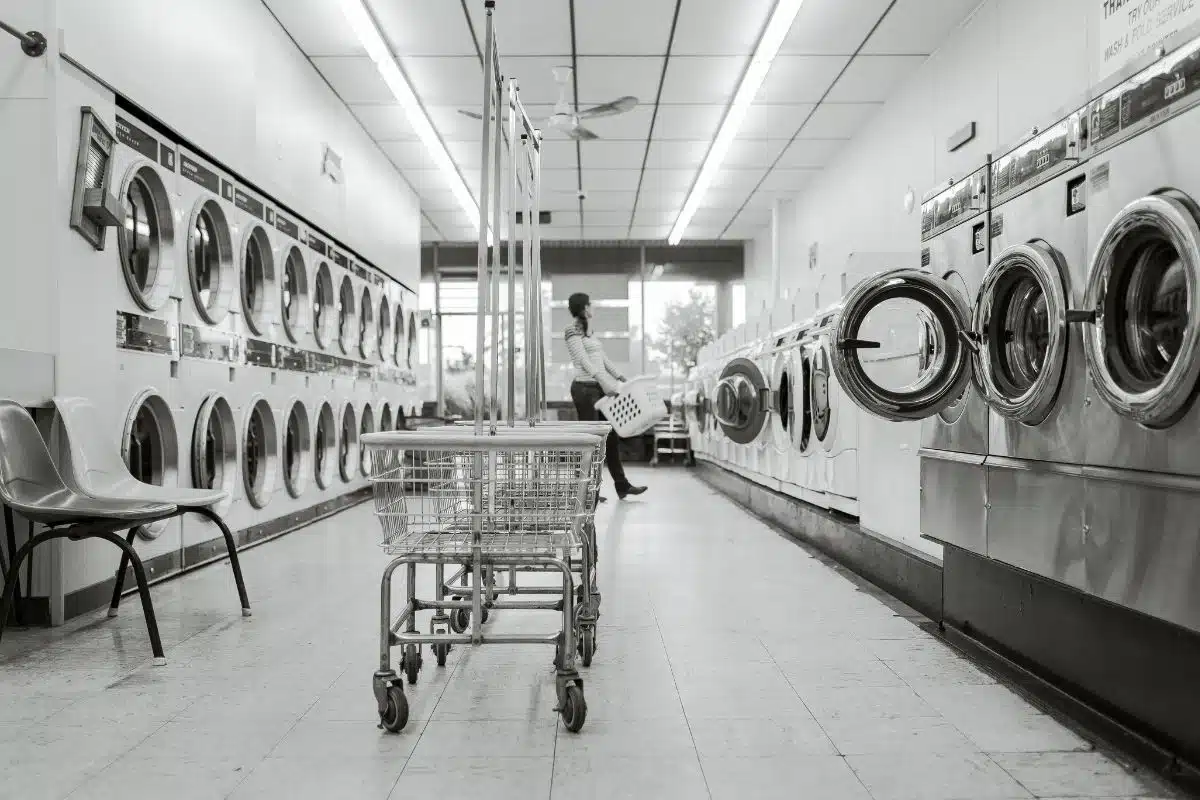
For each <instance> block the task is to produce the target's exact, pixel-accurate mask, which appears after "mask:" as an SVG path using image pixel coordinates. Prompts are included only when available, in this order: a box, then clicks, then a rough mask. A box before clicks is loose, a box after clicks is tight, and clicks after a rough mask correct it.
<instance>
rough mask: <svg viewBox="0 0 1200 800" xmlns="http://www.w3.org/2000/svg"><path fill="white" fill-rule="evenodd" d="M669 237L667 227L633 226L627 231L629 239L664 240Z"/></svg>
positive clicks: (668, 228)
mask: <svg viewBox="0 0 1200 800" xmlns="http://www.w3.org/2000/svg"><path fill="white" fill-rule="evenodd" d="M670 235H671V227H670V226H669V225H634V226H633V228H632V229H631V230H630V231H629V237H630V238H631V239H656V240H657V239H666V238H667V237H668V236H670Z"/></svg>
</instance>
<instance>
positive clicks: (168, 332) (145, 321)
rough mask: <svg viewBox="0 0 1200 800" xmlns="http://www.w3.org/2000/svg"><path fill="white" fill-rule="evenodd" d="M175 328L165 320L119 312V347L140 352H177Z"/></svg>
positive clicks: (159, 353) (161, 353)
mask: <svg viewBox="0 0 1200 800" xmlns="http://www.w3.org/2000/svg"><path fill="white" fill-rule="evenodd" d="M175 344H176V339H175V330H174V327H173V326H172V325H171V324H170V323H168V322H165V321H164V320H161V319H154V318H153V317H143V316H141V315H140V314H130V313H129V312H127V311H118V312H117V347H118V349H121V350H132V351H134V352H138V353H156V354H158V355H163V356H171V355H174V354H175Z"/></svg>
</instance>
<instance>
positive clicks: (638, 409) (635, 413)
mask: <svg viewBox="0 0 1200 800" xmlns="http://www.w3.org/2000/svg"><path fill="white" fill-rule="evenodd" d="M657 384H658V378H656V377H655V376H653V375H640V376H638V377H636V378H634V379H633V380H630V381H626V382H625V383H623V384H621V391H620V393H619V394H617V395H616V396H615V397H603V398H601V399H599V400H597V401H596V410H597V411H599V412H600V413H601V414H603V415H604V416H605V418H606V419H607V420H608V421H609V422H610V423H612V426H613V430H615V431H616V432H617V435H618V436H620V437H622V438H629V437H630V436H639V435H641V434H643V433H645V432H646V431H648V430H650V429H651V428H653V427H654V426H655V424H656V423H659V422H661V421H663V420H664V419H666V418H667V413H668V412H667V404H666V403H665V402H664V401H663V398H662V395H661V394H659V391H658V386H657Z"/></svg>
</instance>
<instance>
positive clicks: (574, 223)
mask: <svg viewBox="0 0 1200 800" xmlns="http://www.w3.org/2000/svg"><path fill="white" fill-rule="evenodd" d="M550 210H551V211H553V212H554V213H553V215H552V216H551V217H550V220H551V222H550V225H549V226H546V225H543V226H541V228H542V230H543V231H545V230H563V229H566V228H574V229H578V228H579V211H577V210H572V209H561V210H560V209H550Z"/></svg>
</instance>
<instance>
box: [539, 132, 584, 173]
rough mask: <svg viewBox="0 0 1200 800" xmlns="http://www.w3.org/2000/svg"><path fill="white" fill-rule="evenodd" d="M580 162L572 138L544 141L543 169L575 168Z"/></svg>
mask: <svg viewBox="0 0 1200 800" xmlns="http://www.w3.org/2000/svg"><path fill="white" fill-rule="evenodd" d="M578 163H579V162H578V159H577V158H576V148H575V142H573V141H571V140H570V139H549V140H544V141H543V142H542V169H574V168H575V167H576V166H577V165H578Z"/></svg>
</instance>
